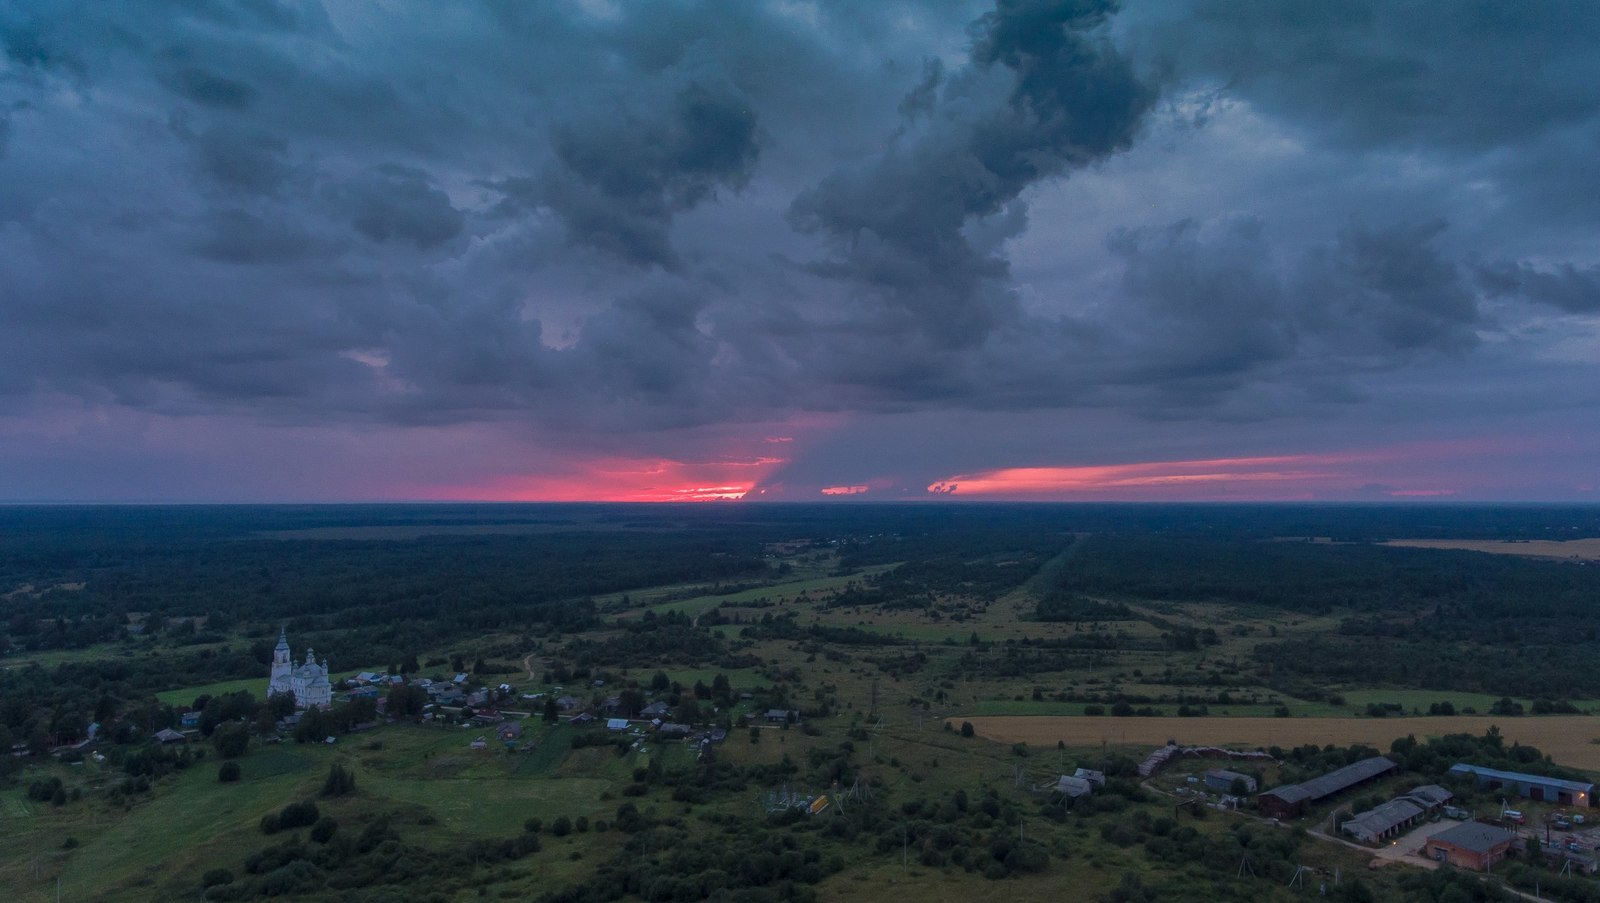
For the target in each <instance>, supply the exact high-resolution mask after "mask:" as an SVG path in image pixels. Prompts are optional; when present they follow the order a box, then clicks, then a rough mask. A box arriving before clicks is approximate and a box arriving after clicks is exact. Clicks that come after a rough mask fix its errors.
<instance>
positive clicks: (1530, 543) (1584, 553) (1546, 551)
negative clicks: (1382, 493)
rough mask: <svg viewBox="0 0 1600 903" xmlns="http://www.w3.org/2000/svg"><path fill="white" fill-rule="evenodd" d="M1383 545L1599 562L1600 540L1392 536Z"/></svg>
mask: <svg viewBox="0 0 1600 903" xmlns="http://www.w3.org/2000/svg"><path fill="white" fill-rule="evenodd" d="M1384 545H1389V546H1409V547H1410V548H1413V549H1465V550H1467V551H1469V552H1489V553H1490V554H1494V555H1526V556H1528V557H1529V558H1565V559H1568V560H1571V559H1574V558H1576V559H1579V560H1581V561H1600V539H1569V540H1566V541H1564V542H1561V541H1556V540H1547V539H1530V540H1518V541H1516V542H1512V541H1510V540H1503V539H1391V540H1389V541H1388V542H1386V543H1384Z"/></svg>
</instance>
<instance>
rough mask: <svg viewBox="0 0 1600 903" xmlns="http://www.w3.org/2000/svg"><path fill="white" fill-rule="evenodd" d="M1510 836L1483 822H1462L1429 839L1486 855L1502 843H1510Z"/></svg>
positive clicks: (1508, 833) (1502, 829) (1504, 830)
mask: <svg viewBox="0 0 1600 903" xmlns="http://www.w3.org/2000/svg"><path fill="white" fill-rule="evenodd" d="M1511 838H1512V834H1511V832H1510V831H1507V830H1506V829H1504V828H1496V827H1495V826H1494V825H1486V824H1484V823H1483V822H1478V821H1469V822H1462V823H1461V824H1459V825H1456V826H1455V827H1454V828H1451V829H1449V830H1448V831H1440V832H1439V833H1438V834H1435V835H1433V837H1432V838H1431V839H1433V840H1438V841H1443V842H1444V843H1448V844H1450V845H1451V846H1455V847H1460V848H1461V849H1463V850H1471V851H1472V852H1474V853H1487V852H1489V851H1490V850H1492V849H1494V848H1495V847H1497V846H1499V845H1500V844H1502V843H1506V842H1508V841H1510V840H1511Z"/></svg>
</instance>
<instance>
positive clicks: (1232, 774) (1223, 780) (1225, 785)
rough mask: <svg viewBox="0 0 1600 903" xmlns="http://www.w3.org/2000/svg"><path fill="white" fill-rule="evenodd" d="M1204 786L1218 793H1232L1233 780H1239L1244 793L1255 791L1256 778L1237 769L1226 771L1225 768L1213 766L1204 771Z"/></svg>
mask: <svg viewBox="0 0 1600 903" xmlns="http://www.w3.org/2000/svg"><path fill="white" fill-rule="evenodd" d="M1205 780H1206V786H1207V787H1209V788H1211V789H1212V790H1215V791H1217V792H1218V793H1232V792H1233V782H1234V781H1241V782H1243V785H1244V792H1245V793H1255V792H1256V779H1255V778H1252V777H1251V776H1249V775H1247V774H1240V773H1239V772H1237V771H1228V770H1227V769H1226V768H1213V769H1211V770H1210V771H1207V772H1206V779H1205Z"/></svg>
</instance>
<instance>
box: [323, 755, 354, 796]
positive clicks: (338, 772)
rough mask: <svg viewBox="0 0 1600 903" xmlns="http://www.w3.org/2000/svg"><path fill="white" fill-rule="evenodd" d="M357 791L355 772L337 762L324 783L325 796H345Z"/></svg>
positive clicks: (329, 770) (330, 769)
mask: <svg viewBox="0 0 1600 903" xmlns="http://www.w3.org/2000/svg"><path fill="white" fill-rule="evenodd" d="M355 789H356V775H355V772H353V771H350V770H349V769H347V768H345V767H344V766H343V765H342V764H340V763H338V762H335V763H333V766H332V767H331V768H329V769H328V779H327V780H325V781H323V782H322V795H323V796H344V795H345V794H347V793H350V792H352V791H354V790H355Z"/></svg>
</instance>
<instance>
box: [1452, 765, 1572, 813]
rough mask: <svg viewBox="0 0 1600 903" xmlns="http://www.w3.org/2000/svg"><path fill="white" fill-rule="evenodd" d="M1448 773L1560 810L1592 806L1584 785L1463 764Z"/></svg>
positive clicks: (1561, 779) (1484, 786)
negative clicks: (1559, 805) (1547, 803)
mask: <svg viewBox="0 0 1600 903" xmlns="http://www.w3.org/2000/svg"><path fill="white" fill-rule="evenodd" d="M1450 773H1451V774H1453V775H1460V776H1463V777H1471V778H1473V779H1474V780H1476V781H1477V782H1478V786H1479V787H1483V788H1486V789H1489V790H1502V791H1505V792H1506V793H1507V794H1510V795H1512V796H1520V797H1525V798H1527V799H1530V800H1541V801H1543V802H1549V803H1559V804H1561V805H1563V806H1593V805H1594V785H1593V784H1591V783H1588V782H1586V781H1568V780H1565V779H1563V778H1547V777H1543V776H1541V775H1536V774H1522V773H1520V772H1515V771H1501V770H1499V769H1498V768H1484V767H1483V766H1481V765H1468V764H1466V763H1465V762H1462V763H1458V764H1456V765H1452V766H1450Z"/></svg>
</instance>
